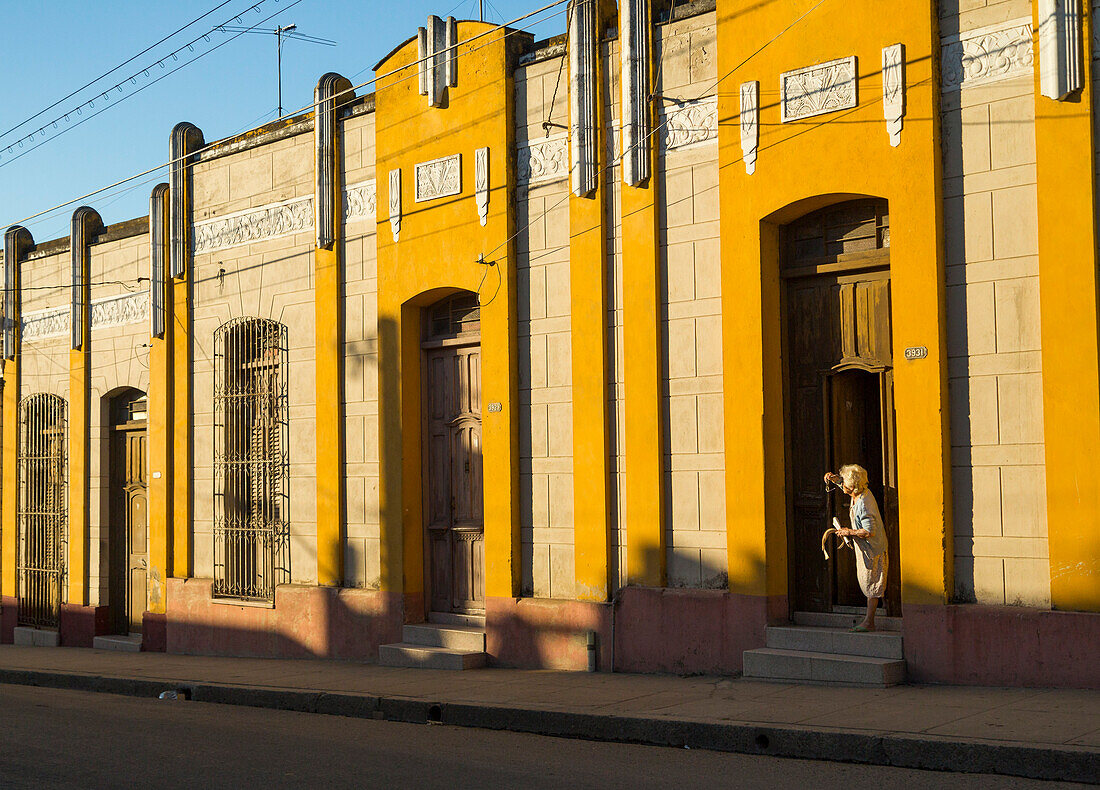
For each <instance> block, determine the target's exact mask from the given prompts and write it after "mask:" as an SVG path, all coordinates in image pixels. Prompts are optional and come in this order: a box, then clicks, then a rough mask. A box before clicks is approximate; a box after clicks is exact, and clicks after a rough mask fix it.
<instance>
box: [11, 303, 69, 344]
mask: <svg viewBox="0 0 1100 790" xmlns="http://www.w3.org/2000/svg"><path fill="white" fill-rule="evenodd" d="M67 334H69V308H67V307H54V308H51V309H49V310H35V311H34V312H33V313H27V314H25V315H24V316H23V320H22V321H21V322H20V327H19V335H20V337H22V338H23V340H40V339H41V338H45V337H64V336H65V335H67Z"/></svg>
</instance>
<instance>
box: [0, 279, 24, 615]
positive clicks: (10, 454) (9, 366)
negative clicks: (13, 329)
mask: <svg viewBox="0 0 1100 790" xmlns="http://www.w3.org/2000/svg"><path fill="white" fill-rule="evenodd" d="M17 268H18V267H17ZM16 287H18V286H16ZM18 301H19V300H18V299H16V303H17V304H18ZM16 336H17V337H18V334H17V335H16ZM19 384H20V382H19V355H18V353H16V355H15V357H14V358H13V359H9V360H7V361H6V362H5V363H4V471H3V474H4V501H3V533H2V537H3V542H2V544H0V551H2V552H3V562H2V563H0V567H2V570H3V577H2V580H0V588H2V590H0V594H2V595H3V596H4V598H7V599H9V600H10V603H12V604H14V603H15V595H16V584H15V566H16V554H17V552H18V546H19V544H18V534H19V464H18V450H19Z"/></svg>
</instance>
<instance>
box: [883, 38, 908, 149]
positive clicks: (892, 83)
mask: <svg viewBox="0 0 1100 790" xmlns="http://www.w3.org/2000/svg"><path fill="white" fill-rule="evenodd" d="M882 114H883V117H884V118H885V119H886V131H887V133H888V134H889V135H890V145H892V146H894V147H895V148H897V147H898V146H899V145H901V126H902V118H903V117H904V116H905V45H904V44H894V45H893V46H890V47H886V48H885V49H883V50H882Z"/></svg>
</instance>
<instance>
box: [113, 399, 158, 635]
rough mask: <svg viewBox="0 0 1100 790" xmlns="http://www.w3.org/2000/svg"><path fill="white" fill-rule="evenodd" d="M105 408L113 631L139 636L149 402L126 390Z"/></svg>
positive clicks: (144, 597) (145, 565)
mask: <svg viewBox="0 0 1100 790" xmlns="http://www.w3.org/2000/svg"><path fill="white" fill-rule="evenodd" d="M107 410H108V416H109V418H110V427H109V429H108V430H109V432H110V436H109V438H108V450H107V452H108V461H107V470H108V471H107V486H108V493H107V496H108V508H109V518H110V521H109V525H110V527H109V530H108V536H109V551H110V558H109V568H110V574H109V580H108V585H109V588H108V594H109V598H108V600H109V601H110V602H111V607H110V612H111V632H112V633H115V634H135V635H136V634H140V633H141V619H142V615H143V614H144V613H145V609H146V607H147V603H148V574H149V506H148V503H149V496H148V477H147V471H146V469H147V466H148V462H147V458H148V456H147V446H148V445H147V443H146V425H147V424H148V401H147V399H146V396H145V393H144V392H142V391H140V390H136V389H131V388H127V389H124V390H122V391H121V392H118V393H117V394H115V395H114V396H112V397H111V398H110V399H109V401H108V403H107Z"/></svg>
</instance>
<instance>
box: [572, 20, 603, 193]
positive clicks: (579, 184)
mask: <svg viewBox="0 0 1100 790" xmlns="http://www.w3.org/2000/svg"><path fill="white" fill-rule="evenodd" d="M598 13H599V9H598V6H597V4H596V0H572V2H571V3H570V4H569V13H568V18H569V149H570V150H569V154H570V157H569V158H570V169H571V171H572V175H573V178H572V187H573V194H574V195H576V196H578V197H582V196H584V195H587V194H589V193H590V192H591V191H592V190H594V189H595V188H596V184H597V177H598V173H599V162H598V159H599V155H600V152H599V145H598V143H597V137H598V136H599V128H598V124H597V120H596V119H597V106H596V102H597V91H598V88H599V85H598V84H597V82H596V65H597V57H598V53H597V52H596V47H597V44H598V37H599V31H597V29H596V26H597V16H598Z"/></svg>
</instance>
